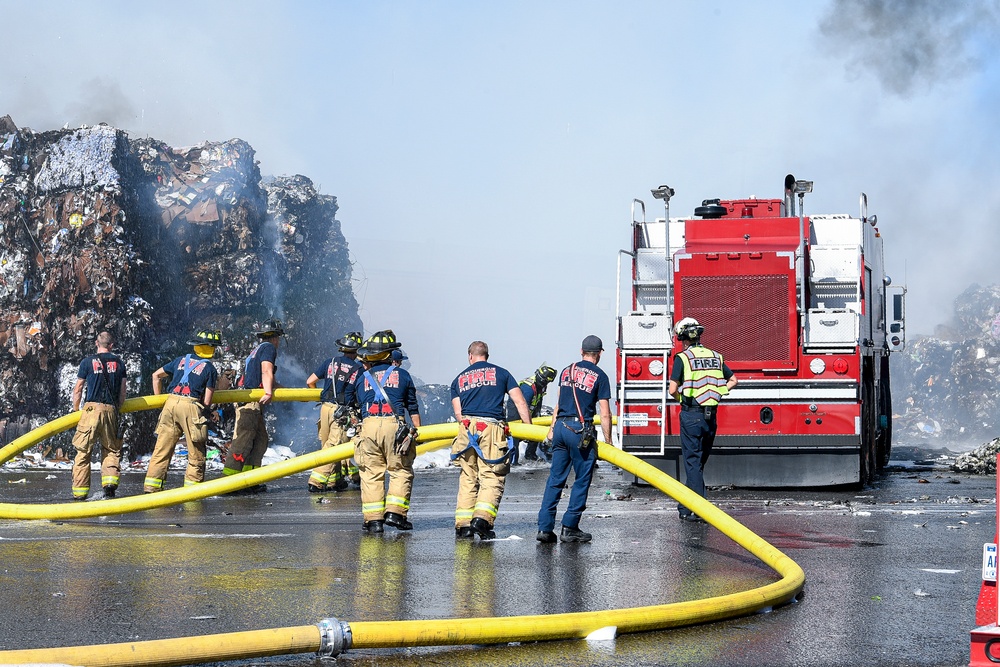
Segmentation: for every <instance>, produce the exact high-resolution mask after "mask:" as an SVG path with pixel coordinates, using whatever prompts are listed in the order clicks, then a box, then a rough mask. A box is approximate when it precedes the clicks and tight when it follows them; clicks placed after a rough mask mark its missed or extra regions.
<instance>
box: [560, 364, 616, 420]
mask: <svg viewBox="0 0 1000 667" xmlns="http://www.w3.org/2000/svg"><path fill="white" fill-rule="evenodd" d="M573 368H575V377H574V378H572V379H571V378H570V369H573ZM558 382H559V405H558V406H557V408H556V410H557V412H556V414H557V415H559V416H560V417H576V416H577V414H578V413H577V410H576V402H579V403H580V412H582V413H583V419H584V421H589V420H591V419H593V418H594V415H595V414H596V413H597V402H598V401H600V400H604V399H607V400H611V381H610V380H608V374H607V373H605V372H604V371H602V370H601V369H600V368H598V367H597V366H596V365H595V364H593V363H591V362H589V361H578V362H576V364H574V365H573V366H567V367H566V368H564V369H562V372H561V373H560V374H559V379H558ZM574 387H575V388H576V402H575V401H574V400H573V388H574Z"/></svg>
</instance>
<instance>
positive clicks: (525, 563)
mask: <svg viewBox="0 0 1000 667" xmlns="http://www.w3.org/2000/svg"><path fill="white" fill-rule="evenodd" d="M709 465H711V464H709ZM546 474H547V471H546V469H544V468H541V467H535V468H526V467H523V466H522V467H518V468H515V469H514V472H513V473H512V474H511V475H510V477H509V478H508V485H507V493H506V495H505V498H504V501H503V505H502V507H501V510H500V518H499V519H498V522H497V533H498V537H499V538H506V539H499V540H497V541H494V542H489V543H470V542H467V541H459V542H456V541H455V539H454V530H453V512H454V499H455V494H456V491H457V471H456V470H453V469H441V468H436V469H425V470H418V471H417V478H416V482H415V485H414V495H413V500H412V508H413V509H412V512H411V515H410V517H411V519H412V521H413V523H414V530H413V531H412V532H410V533H399V532H396V531H395V530H393V529H391V528H387V529H386V533H385V534H384V536H381V537H374V536H368V535H365V534H364V533H362V531H361V529H360V528H361V514H360V492H359V491H356V490H351V491H346V492H343V493H331V494H325V495H323V496H316V495H309V494H307V493H306V491H305V486H306V477H307V475H306V474H301V475H297V476H295V477H291V478H285V479H282V480H278V481H275V482H272V483H269V484H268V491H267V492H266V493H263V494H258V495H255V496H239V497H232V496H230V497H219V498H209V499H206V500H203V501H198V502H193V503H188V504H185V505H181V506H177V507H171V508H163V509H159V510H154V511H148V512H142V513H137V514H131V515H123V516H116V517H102V518H98V519H90V520H78V521H65V522H50V521H27V522H17V521H8V520H0V610H2V611H0V649H14V648H38V647H46V646H70V645H77V644H100V643H117V642H130V641H141V640H150V639H161V638H167V637H177V636H186V635H198V634H214V633H221V632H235V631H243V630H257V629H264V628H271V627H286V626H296V625H306V624H311V623H315V622H316V621H318V620H320V619H322V618H325V617H331V616H332V617H336V618H338V619H341V620H347V621H362V620H364V621H371V620H394V619H419V618H444V617H453V616H510V615H520V614H544V613H556V612H568V611H584V610H596V609H604V608H610V607H632V606H640V605H651V604H662V603H668V602H676V601H681V600H689V599H697V598H702V597H707V596H712V595H720V594H724V593H728V592H734V591H738V590H745V589H747V588H753V587H757V586H761V585H764V584H766V583H769V582H771V581H774V580H775V579H776V576H775V575H774V574H773V572H772V571H771V570H770V569H769V568H768V567H766V566H765V565H763V564H762V563H760V562H759V561H757V560H756V559H755V558H754V557H752V556H750V555H749V554H747V553H746V552H744V551H743V550H742V549H741V548H739V547H738V546H736V545H735V544H733V543H732V542H731V541H730V540H729V539H728V538H726V537H724V536H723V535H722V534H721V533H719V532H718V531H716V530H715V529H713V528H711V527H708V526H704V525H698V524H687V523H682V522H680V521H679V520H678V519H677V514H676V509H675V503H674V502H673V501H671V500H670V499H669V498H666V497H665V496H663V495H662V494H661V493H660V492H659V491H657V490H655V489H652V488H650V487H638V486H631V485H628V484H627V483H626V482H625V481H624V480H623V478H622V477H621V476H620V475H619V474H618V473H617V472H616V471H615V470H614V469H612V468H611V467H610V466H609V465H608V464H606V463H601V465H600V470H599V471H598V474H597V476H596V478H595V481H594V485H593V487H592V488H591V493H590V503H589V507H588V510H587V512H586V514H585V516H584V521H583V523H582V527H583V528H584V529H585V530H589V531H590V532H592V533H593V534H594V541H593V542H592V543H590V544H581V545H574V544H556V545H541V544H538V543H537V542H536V541H535V540H534V535H535V532H536V530H537V529H536V523H535V519H536V513H537V511H538V504H539V501H540V499H541V492H542V488H543V485H544V482H545V477H546ZM181 476H182V473H181V472H177V471H172V472H171V477H170V483H171V484H176V483H178V482H179V480H180V478H181ZM21 480H24V481H23V482H21ZM141 484H142V473H140V472H129V473H126V474H125V475H124V476H123V483H122V487H121V489H120V490H119V495H131V494H135V493H139V492H141ZM69 486H70V477H69V471H66V470H63V471H52V470H39V471H35V470H10V469H4V470H2V471H0V501H2V502H64V501H65V500H66V498H67V496H68V494H69ZM994 496H995V480H994V479H993V478H989V477H972V476H968V475H960V474H954V473H950V472H948V471H947V470H945V469H934V468H930V467H919V466H918V467H913V466H912V465H911V464H903V465H897V466H894V467H893V468H892V470H891V471H890V472H888V473H887V474H885V475H883V476H882V477H881V478H880V479H879V480H878V482H877V483H876V485H875V486H874V487H873V488H868V489H864V490H858V489H837V490H808V491H789V490H775V491H759V490H753V491H749V490H739V489H715V490H712V491H711V492H710V499H712V500H713V501H714V502H716V503H717V504H718V505H719V506H720V507H721V508H722V509H724V510H725V511H727V512H729V513H730V514H731V515H733V516H734V517H735V518H736V519H737V520H739V521H740V522H742V523H743V524H744V525H746V526H747V527H749V528H750V529H751V530H753V531H755V532H757V533H758V534H759V535H761V536H762V537H764V538H765V539H766V540H768V541H769V542H771V543H772V544H773V545H774V546H775V547H777V548H779V549H781V550H782V551H783V552H784V553H786V554H787V555H788V556H789V557H791V558H792V559H793V560H795V561H796V562H797V563H798V564H799V565H800V566H801V567H802V568H803V569H804V570H805V573H806V584H805V591H804V595H803V597H802V599H801V600H800V601H799V602H797V603H794V604H791V605H788V606H785V607H782V608H779V609H775V610H774V611H772V612H771V613H768V614H760V615H756V616H751V617H746V618H740V619H735V620H730V621H724V622H719V623H713V624H709V625H701V626H696V627H691V628H683V629H675V630H668V631H662V632H652V633H644V634H634V635H622V636H620V637H618V639H617V640H615V641H614V642H594V643H590V644H588V643H587V642H584V641H572V642H569V641H564V642H546V643H531V644H523V645H505V646H477V647H434V648H419V649H382V650H364V651H362V650H351V651H348V652H347V653H345V654H344V655H342V656H340V658H338V659H337V664H341V665H374V664H377V665H415V664H447V665H469V666H473V665H475V666H476V667H485V666H489V665H526V666H534V665H596V666H613V665H614V666H618V665H621V666H625V665H629V666H632V665H683V666H709V665H712V666H715V665H732V666H735V667H739V666H744V665H745V666H748V667H749V666H760V665H799V666H803V665H824V666H825V665H946V666H956V667H957V666H958V665H965V664H967V663H968V655H969V634H968V633H969V630H970V629H971V628H972V627H973V626H974V625H975V605H976V598H977V595H978V592H979V586H980V575H981V558H982V545H983V543H984V542H986V541H991V540H992V538H993V532H994V521H995V503H994ZM94 502H99V501H94ZM565 503H566V501H565V499H564V500H563V501H562V502H561V503H560V508H559V510H560V516H561V513H562V511H563V510H564V509H565ZM498 622H501V623H502V622H503V621H502V620H500V621H498ZM226 664H228V665H234V664H239V665H294V666H304V665H310V666H314V665H328V664H333V662H332V661H329V660H320V659H318V658H316V657H315V656H313V655H311V654H302V655H295V656H289V657H282V658H267V659H255V660H247V661H242V662H235V663H226Z"/></svg>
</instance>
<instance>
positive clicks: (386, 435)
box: [344, 329, 420, 533]
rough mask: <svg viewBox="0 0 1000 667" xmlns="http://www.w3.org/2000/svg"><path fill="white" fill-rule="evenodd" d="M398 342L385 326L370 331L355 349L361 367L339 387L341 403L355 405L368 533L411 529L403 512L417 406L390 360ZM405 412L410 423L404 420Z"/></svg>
mask: <svg viewBox="0 0 1000 667" xmlns="http://www.w3.org/2000/svg"><path fill="white" fill-rule="evenodd" d="M400 347H401V345H400V343H399V342H398V341H397V340H396V335H395V334H394V333H393V332H392V331H391V330H388V329H387V330H385V331H379V332H377V333H375V334H373V335H372V336H371V337H370V338H369V339H368V340H366V341H365V344H364V345H362V346H361V348H360V349H359V350H358V357H360V358H361V363H362V365H363V367H362V368H361V369H360V370H358V371H355V373H354V375H352V376H351V379H350V380H349V381H348V383H347V386H346V387H345V390H344V393H345V397H346V399H347V402H348V403H352V402H355V401H356V402H357V404H358V406H359V407H360V410H361V420H362V421H361V433H360V434H359V436H358V439H357V441H356V444H355V447H354V458H355V460H357V462H358V468H359V469H360V472H361V511H362V513H363V514H364V523H363V524H362V528H363V529H364V530H365V531H366V532H369V533H381V532H383V530H384V528H383V525H384V524H388V525H390V526H392V527H394V528H396V529H398V530H411V529H412V528H413V524H412V523H410V521H409V520H408V519H407V518H406V517H407V515H408V514H409V511H410V493H411V491H412V490H413V460H414V459H415V458H416V456H417V443H416V442H415V428H419V427H420V409H419V406H418V405H417V390H416V387H415V386H414V384H413V379H412V378H411V377H410V374H409V373H408V372H407V371H406V370H404V369H403V368H400V367H398V366H395V365H394V364H393V363H392V351H393V350H397V349H399V348H400ZM406 415H409V417H410V420H411V421H412V423H413V427H410V426H409V425H408V424H407V423H406V422H405V416H406ZM386 474H388V475H389V489H388V493H387V492H386V488H385V476H386Z"/></svg>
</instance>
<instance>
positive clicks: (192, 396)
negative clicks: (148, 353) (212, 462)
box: [142, 330, 222, 493]
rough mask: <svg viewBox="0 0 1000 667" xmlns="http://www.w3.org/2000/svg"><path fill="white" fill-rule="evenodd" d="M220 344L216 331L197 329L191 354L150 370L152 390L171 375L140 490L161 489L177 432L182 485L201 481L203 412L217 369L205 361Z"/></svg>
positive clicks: (204, 442)
mask: <svg viewBox="0 0 1000 667" xmlns="http://www.w3.org/2000/svg"><path fill="white" fill-rule="evenodd" d="M221 344H222V334H221V333H220V332H218V331H206V330H202V331H199V332H198V333H197V334H196V335H195V336H194V338H193V339H191V340H190V341H188V345H192V346H193V347H194V354H188V355H186V356H183V357H177V358H176V359H174V360H173V361H171V362H170V363H169V364H166V365H164V366H163V367H161V368H158V369H156V370H155V371H154V372H153V393H154V394H159V393H161V392H162V391H163V388H162V387H161V386H160V383H161V381H162V380H163V378H167V377H169V378H171V380H170V384H169V385H168V386H167V393H168V394H169V396H168V397H167V402H166V403H164V404H163V410H162V411H161V412H160V421H159V422H158V423H157V424H156V436H157V437H156V446H155V447H154V449H153V455H152V456H151V457H150V459H149V467H148V468H147V469H146V480H145V482H144V483H143V487H142V488H143V491H144V492H146V493H152V492H154V491H162V490H163V483H164V481H166V478H167V469H168V468H169V467H170V459H171V457H173V455H174V448H175V447H176V446H177V441H178V440H179V439H180V437H181V434H183V435H184V437H185V439H186V440H187V450H188V455H187V473H186V474H185V475H184V486H189V485H191V484H197V483H199V482H203V481H205V450H206V448H207V446H208V417H207V416H206V413H207V412H208V409H209V407H208V406H210V405H211V404H212V393H213V392H214V391H215V384H216V382H217V381H218V379H219V372H218V371H217V370H216V368H215V365H214V364H213V363H212V362H211V361H209V359H211V358H212V357H214V356H215V348H216V347H217V346H218V345H221Z"/></svg>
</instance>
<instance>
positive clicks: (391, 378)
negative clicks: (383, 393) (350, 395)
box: [365, 370, 399, 390]
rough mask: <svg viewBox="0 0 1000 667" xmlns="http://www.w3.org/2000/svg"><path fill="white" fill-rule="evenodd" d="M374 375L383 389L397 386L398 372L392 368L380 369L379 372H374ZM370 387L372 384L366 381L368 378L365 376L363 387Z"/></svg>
mask: <svg viewBox="0 0 1000 667" xmlns="http://www.w3.org/2000/svg"><path fill="white" fill-rule="evenodd" d="M375 377H376V379H377V380H378V382H379V384H381V385H382V388H383V389H385V388H386V387H399V373H396V372H394V371H392V370H385V371H382V372H381V373H375ZM371 388H372V385H371V383H370V382H368V378H367V377H366V378H365V389H366V390H368V389H371Z"/></svg>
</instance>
